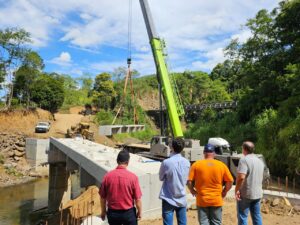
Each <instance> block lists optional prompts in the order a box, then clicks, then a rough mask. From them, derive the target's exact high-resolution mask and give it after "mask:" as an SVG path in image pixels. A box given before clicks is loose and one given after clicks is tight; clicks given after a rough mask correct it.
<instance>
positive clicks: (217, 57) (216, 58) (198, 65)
mask: <svg viewBox="0 0 300 225" xmlns="http://www.w3.org/2000/svg"><path fill="white" fill-rule="evenodd" d="M203 56H204V57H205V60H198V61H195V62H193V63H192V67H193V69H194V70H204V71H209V70H211V69H213V67H214V66H216V65H217V64H218V63H220V62H222V61H224V60H225V58H224V52H223V48H218V49H215V50H212V51H210V52H207V53H205V54H203Z"/></svg>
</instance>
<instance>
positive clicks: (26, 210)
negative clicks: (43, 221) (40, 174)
mask: <svg viewBox="0 0 300 225" xmlns="http://www.w3.org/2000/svg"><path fill="white" fill-rule="evenodd" d="M47 201H48V179H39V180H37V181H33V182H30V183H26V184H21V185H17V186H12V187H6V188H0V224H1V225H34V224H36V222H37V221H39V220H40V218H41V214H39V213H35V214H31V212H32V211H34V210H37V209H41V208H43V207H46V206H47Z"/></svg>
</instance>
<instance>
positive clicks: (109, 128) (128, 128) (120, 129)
mask: <svg viewBox="0 0 300 225" xmlns="http://www.w3.org/2000/svg"><path fill="white" fill-rule="evenodd" d="M143 130H145V125H104V126H100V127H99V134H101V135H105V136H112V135H114V134H121V133H132V132H138V131H143Z"/></svg>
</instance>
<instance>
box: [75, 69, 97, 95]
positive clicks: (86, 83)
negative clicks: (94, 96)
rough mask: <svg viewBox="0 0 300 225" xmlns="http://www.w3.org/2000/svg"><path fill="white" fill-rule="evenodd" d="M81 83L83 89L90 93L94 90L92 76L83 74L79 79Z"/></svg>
mask: <svg viewBox="0 0 300 225" xmlns="http://www.w3.org/2000/svg"><path fill="white" fill-rule="evenodd" d="M77 80H78V81H79V83H80V86H81V89H82V90H84V91H86V92H87V93H89V92H90V91H91V90H92V85H93V79H92V76H91V75H90V74H87V73H86V74H83V76H81V77H79V78H78V79H77Z"/></svg>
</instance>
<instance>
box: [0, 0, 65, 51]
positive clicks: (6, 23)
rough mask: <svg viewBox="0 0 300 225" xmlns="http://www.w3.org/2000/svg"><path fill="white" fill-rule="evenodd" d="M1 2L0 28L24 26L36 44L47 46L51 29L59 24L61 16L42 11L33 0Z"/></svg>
mask: <svg viewBox="0 0 300 225" xmlns="http://www.w3.org/2000/svg"><path fill="white" fill-rule="evenodd" d="M0 3H1V7H0V28H6V27H19V28H24V29H25V30H26V31H28V32H30V33H31V37H32V40H33V43H32V45H34V46H37V47H41V46H45V45H46V44H47V42H48V41H49V39H50V38H51V35H50V33H51V30H52V29H54V28H55V26H56V25H58V24H59V18H55V17H52V16H51V15H49V14H48V13H46V12H43V11H41V10H40V9H39V6H38V5H35V4H33V3H32V2H31V1H26V0H12V1H5V2H4V1H0ZM39 5H40V3H39Z"/></svg>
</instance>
